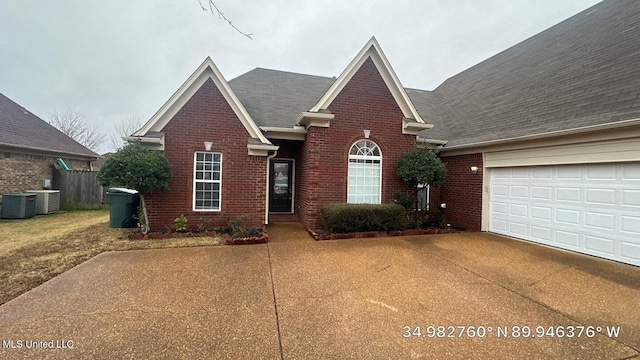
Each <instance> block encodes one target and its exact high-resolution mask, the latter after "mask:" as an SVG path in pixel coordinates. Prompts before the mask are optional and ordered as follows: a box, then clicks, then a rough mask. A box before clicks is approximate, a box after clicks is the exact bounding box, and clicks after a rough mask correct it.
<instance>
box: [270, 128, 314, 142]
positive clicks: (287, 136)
mask: <svg viewBox="0 0 640 360" xmlns="http://www.w3.org/2000/svg"><path fill="white" fill-rule="evenodd" d="M260 130H262V131H263V132H264V135H265V137H266V138H267V139H280V140H298V141H304V139H305V136H306V135H307V129H305V128H304V126H293V127H290V128H283V127H276V126H261V127H260Z"/></svg>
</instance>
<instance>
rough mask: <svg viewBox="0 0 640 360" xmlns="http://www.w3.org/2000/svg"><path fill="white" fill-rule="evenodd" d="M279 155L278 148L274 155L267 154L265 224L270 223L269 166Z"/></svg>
mask: <svg viewBox="0 0 640 360" xmlns="http://www.w3.org/2000/svg"><path fill="white" fill-rule="evenodd" d="M276 155H278V150H275V151H274V152H273V154H272V155H269V156H267V171H266V172H265V174H266V175H265V179H266V186H265V197H264V204H265V206H264V224H265V225H268V224H269V168H270V165H271V159H273V158H274V157H276Z"/></svg>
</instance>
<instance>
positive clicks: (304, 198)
mask: <svg viewBox="0 0 640 360" xmlns="http://www.w3.org/2000/svg"><path fill="white" fill-rule="evenodd" d="M329 110H330V111H331V113H333V114H335V118H334V119H333V120H331V125H330V127H329V128H321V127H310V128H309V129H308V132H307V137H306V141H305V143H304V145H303V147H302V152H301V155H300V157H301V163H302V166H303V169H302V174H300V175H301V176H300V177H299V179H300V181H299V185H300V186H299V187H298V194H299V195H300V200H299V209H300V211H299V217H300V220H301V221H302V223H303V224H304V225H305V226H307V227H308V228H311V229H320V228H322V223H321V219H320V208H321V206H322V204H324V203H328V202H346V201H347V165H348V156H349V149H350V148H351V145H353V143H354V142H356V141H357V140H360V139H363V138H364V134H363V130H364V129H368V130H371V135H370V139H371V140H373V141H375V142H376V143H377V144H378V146H380V149H381V150H382V157H383V158H382V203H389V202H393V200H394V197H395V192H396V191H397V190H410V188H409V187H408V186H407V185H406V183H405V182H404V181H403V180H402V179H400V178H399V177H398V176H397V175H396V174H395V170H396V162H397V160H398V158H399V157H400V155H401V154H403V153H405V152H408V151H411V150H412V149H413V148H414V146H415V136H412V135H403V134H402V118H403V114H402V111H401V110H400V108H399V107H398V105H397V103H396V102H395V99H394V98H393V95H391V92H390V91H389V89H388V88H387V86H386V84H385V83H384V80H383V79H382V77H381V76H380V74H379V73H378V71H377V69H376V67H375V65H374V64H373V62H372V61H371V60H370V59H368V60H367V61H366V62H365V63H364V64H363V65H362V67H361V68H360V69H359V70H358V71H357V73H356V74H355V75H354V76H353V78H352V79H351V81H349V83H348V84H347V85H346V86H345V87H344V89H343V90H342V91H341V92H340V94H339V95H338V96H337V97H336V98H335V100H334V101H333V102H332V104H331V105H330V106H329Z"/></svg>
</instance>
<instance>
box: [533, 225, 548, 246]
mask: <svg viewBox="0 0 640 360" xmlns="http://www.w3.org/2000/svg"><path fill="white" fill-rule="evenodd" d="M531 238H533V239H535V240H536V241H540V242H543V243H545V244H550V243H551V229H549V228H545V227H539V226H534V225H531Z"/></svg>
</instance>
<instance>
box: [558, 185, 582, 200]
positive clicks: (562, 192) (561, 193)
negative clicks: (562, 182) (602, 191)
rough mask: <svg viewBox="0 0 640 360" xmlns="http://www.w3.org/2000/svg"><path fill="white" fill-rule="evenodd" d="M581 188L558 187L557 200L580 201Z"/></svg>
mask: <svg viewBox="0 0 640 360" xmlns="http://www.w3.org/2000/svg"><path fill="white" fill-rule="evenodd" d="M580 194H581V190H580V188H578V187H558V188H556V200H557V201H569V202H580Z"/></svg>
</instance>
